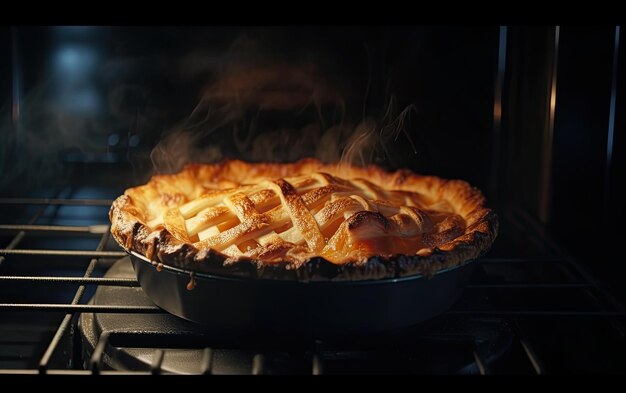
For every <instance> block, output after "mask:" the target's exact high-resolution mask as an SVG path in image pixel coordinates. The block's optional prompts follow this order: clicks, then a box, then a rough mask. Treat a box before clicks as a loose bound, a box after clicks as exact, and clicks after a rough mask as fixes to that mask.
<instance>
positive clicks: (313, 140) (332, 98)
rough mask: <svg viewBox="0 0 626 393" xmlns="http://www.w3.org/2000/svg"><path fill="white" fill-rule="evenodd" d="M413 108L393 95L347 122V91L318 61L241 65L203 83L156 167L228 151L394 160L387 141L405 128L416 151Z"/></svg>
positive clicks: (274, 158)
mask: <svg viewBox="0 0 626 393" xmlns="http://www.w3.org/2000/svg"><path fill="white" fill-rule="evenodd" d="M414 111H415V107H414V106H409V107H407V108H405V109H404V110H402V111H400V112H399V113H398V110H397V103H396V101H395V99H394V98H391V99H390V100H389V103H388V105H387V108H386V111H385V114H384V115H383V116H382V118H381V120H380V121H376V120H375V119H374V118H366V119H364V120H362V121H360V122H358V123H357V122H350V121H349V120H348V119H347V116H346V110H345V102H344V100H343V98H342V95H341V94H340V92H339V91H338V90H336V89H335V88H334V87H333V86H332V85H331V84H330V83H328V81H327V80H325V79H324V78H323V77H322V75H321V74H320V73H319V72H318V71H317V69H316V68H315V67H313V66H311V65H304V66H294V65H287V64H279V65H272V64H269V65H265V66H261V67H259V66H256V67H244V66H239V67H236V68H232V69H229V70H228V72H227V73H225V74H224V75H222V76H221V77H220V78H219V79H218V80H217V81H216V82H215V83H213V84H212V85H210V86H209V87H208V88H207V89H206V90H205V92H204V95H203V97H202V99H201V100H200V103H199V104H198V105H197V106H196V108H195V109H194V110H193V112H192V114H191V115H190V116H189V118H188V119H186V120H185V121H184V122H182V123H181V124H180V125H178V126H177V127H174V128H173V129H171V130H169V131H168V132H166V133H165V134H164V135H163V137H162V138H161V139H160V141H159V143H158V144H157V145H156V147H155V148H154V149H153V151H152V154H151V159H152V163H153V165H154V168H155V170H156V172H157V173H171V172H177V171H179V170H180V169H181V168H182V167H183V166H184V165H185V164H187V163H191V162H205V163H210V162H216V161H219V160H220V159H223V158H227V157H233V158H240V159H244V160H249V161H271V162H292V161H296V160H298V159H301V158H305V157H316V158H318V159H319V160H321V161H323V162H340V163H343V164H355V165H367V164H371V163H381V162H384V163H387V164H388V165H390V166H393V165H394V160H393V157H392V154H391V153H390V152H389V149H388V148H389V146H390V145H391V144H393V143H394V142H395V141H397V140H398V138H399V137H400V136H401V135H404V136H405V137H406V139H408V143H409V144H410V146H411V148H412V150H413V152H415V153H416V149H415V146H414V145H413V141H412V140H411V138H410V135H409V133H408V132H407V126H408V123H409V121H410V116H411V114H412V113H413V112H414Z"/></svg>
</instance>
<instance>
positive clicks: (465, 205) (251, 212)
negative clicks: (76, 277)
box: [109, 159, 498, 281]
mask: <svg viewBox="0 0 626 393" xmlns="http://www.w3.org/2000/svg"><path fill="white" fill-rule="evenodd" d="M109 216H110V218H111V224H112V225H111V232H112V234H113V236H114V238H115V239H116V240H117V242H118V243H119V244H120V245H121V246H122V247H123V248H124V249H125V250H127V251H135V252H137V253H140V254H142V255H144V256H146V257H147V258H148V259H149V260H151V261H153V264H155V265H157V266H159V265H160V264H165V265H169V266H174V267H178V268H182V269H186V270H190V271H193V272H208V273H212V274H220V275H236V276H244V277H255V278H271V279H296V280H305V281H306V280H329V279H330V280H366V279H381V278H394V277H402V276H408V275H413V274H422V275H426V276H432V275H433V274H434V273H436V272H437V271H439V270H441V269H445V268H450V267H454V266H457V265H460V264H462V263H464V262H466V261H469V260H472V259H475V258H477V257H479V256H480V255H482V254H483V253H484V252H485V251H486V250H487V249H488V248H489V247H490V246H491V244H492V242H493V240H494V238H495V237H496V234H497V231H498V219H497V216H496V214H495V213H494V212H493V211H492V210H491V209H489V208H487V207H485V198H484V197H483V195H482V193H481V192H480V191H479V190H478V189H476V188H473V187H472V186H470V185H469V184H468V183H466V182H464V181H461V180H444V179H441V178H438V177H435V176H422V175H417V174H415V173H413V172H411V171H408V170H398V171H396V172H387V171H385V170H383V169H381V168H379V167H376V166H368V167H358V166H350V165H346V164H323V163H322V162H320V161H317V160H314V159H305V160H301V161H299V162H296V163H289V164H278V163H247V162H243V161H239V160H227V161H223V162H221V163H219V164H191V165H187V166H186V167H185V168H184V169H183V170H182V171H181V172H179V173H177V174H169V175H155V176H153V177H152V179H151V180H150V181H149V182H148V183H147V184H145V185H142V186H139V187H134V188H130V189H128V190H126V192H125V193H124V195H122V196H120V197H119V198H117V199H116V200H115V201H114V203H113V205H112V207H111V210H110V213H109Z"/></svg>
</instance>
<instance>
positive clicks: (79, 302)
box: [0, 198, 626, 374]
mask: <svg viewBox="0 0 626 393" xmlns="http://www.w3.org/2000/svg"><path fill="white" fill-rule="evenodd" d="M111 202H112V201H111V200H106V199H62V198H0V206H4V207H6V206H12V205H33V206H38V207H39V208H38V209H36V211H35V213H34V214H33V215H32V216H31V217H30V218H29V220H28V221H27V224H24V225H17V224H4V225H0V232H4V233H10V234H11V240H10V241H9V242H8V244H6V246H4V248H1V249H0V264H3V263H11V258H12V257H14V256H21V257H30V258H32V259H29V260H28V262H29V263H33V264H35V263H36V262H37V258H39V257H42V256H46V257H55V258H62V257H74V258H83V259H88V263H87V266H86V268H85V269H84V272H83V274H82V276H80V277H70V276H65V275H62V274H61V272H60V273H59V275H45V276H29V275H1V276H0V285H5V284H7V283H11V284H13V285H23V286H24V288H25V289H27V288H29V287H32V286H37V285H41V284H42V283H45V284H47V285H53V286H54V287H55V288H57V287H59V288H63V287H67V286H70V287H71V286H76V285H78V289H77V290H76V291H75V292H74V294H73V297H72V300H71V301H70V302H67V303H61V304H58V303H28V302H23V303H22V302H10V303H9V302H2V299H0V315H5V316H7V315H8V316H10V315H12V314H9V313H17V312H24V311H30V312H40V313H64V316H63V319H62V320H61V322H60V323H59V324H58V327H57V328H56V332H55V333H54V335H53V336H52V339H51V340H50V341H49V343H48V344H47V347H46V349H45V351H44V352H43V355H41V356H40V357H39V360H38V367H37V368H32V369H26V368H11V369H2V368H0V374H160V373H162V372H163V370H162V363H163V359H164V355H165V351H167V349H166V348H161V349H158V350H157V352H156V356H154V357H153V362H152V366H151V370H150V371H132V372H131V371H123V372H122V371H111V370H105V369H103V368H102V358H103V354H104V351H105V348H107V346H116V347H125V346H137V345H143V344H145V345H154V344H153V343H154V342H155V341H158V340H154V337H150V336H149V335H145V334H141V333H133V332H113V333H108V332H107V333H104V334H102V336H101V337H100V338H99V341H98V342H97V345H96V346H95V348H94V351H93V353H92V354H91V358H90V359H88V360H86V361H85V362H84V364H86V365H88V367H87V369H77V368H76V367H75V368H73V369H70V368H67V369H59V368H51V366H50V363H51V358H52V357H53V355H54V354H55V353H56V352H57V351H59V348H60V345H61V341H62V339H63V337H64V336H66V335H67V334H68V332H69V331H70V330H71V328H72V325H73V324H74V323H75V321H76V317H77V316H78V315H79V314H80V313H87V312H90V313H93V312H96V313H124V314H127V313H145V314H150V313H163V312H164V311H163V310H161V309H160V308H158V307H156V306H141V307H138V306H129V305H125V304H118V305H97V304H85V302H84V299H83V297H84V296H85V292H86V289H87V287H88V286H119V287H136V286H138V285H139V284H138V282H137V281H136V280H134V279H116V278H106V277H93V274H94V271H95V269H96V268H97V267H98V264H99V263H100V261H101V260H102V259H104V258H121V257H124V256H125V255H126V254H125V253H124V252H123V251H121V250H115V251H111V250H105V245H106V244H107V241H108V240H109V226H108V225H107V224H106V221H107V217H103V222H104V223H100V224H96V225H87V226H71V225H37V222H38V221H39V219H40V218H41V217H42V214H43V213H44V211H45V210H46V208H48V207H50V206H110V204H111ZM504 215H505V216H506V217H505V218H506V220H507V222H509V223H510V225H511V226H512V227H515V229H516V231H517V232H516V233H517V236H525V237H527V238H528V239H529V240H530V241H531V242H534V243H536V244H537V245H539V246H541V247H543V248H544V249H545V250H548V251H549V254H550V255H552V256H549V257H506V258H496V257H493V258H484V259H481V260H479V261H477V262H478V263H479V264H480V265H481V266H483V267H485V268H486V269H489V268H490V267H495V268H496V269H497V268H499V267H511V266H513V267H516V266H524V267H526V268H528V267H529V266H533V265H534V266H537V265H541V266H551V267H558V268H559V269H562V270H563V271H564V272H565V273H566V274H565V275H564V276H566V277H569V278H568V279H566V280H560V281H549V282H545V281H541V280H534V281H529V282H509V281H506V282H489V280H483V282H480V281H479V282H472V283H471V284H470V285H469V286H468V287H467V288H466V294H469V295H470V296H471V294H472V292H479V293H493V292H494V291H497V292H498V293H502V292H503V291H505V292H506V291H509V292H511V291H513V292H516V293H518V292H519V293H521V295H520V296H521V297H524V296H526V295H524V294H533V293H537V292H541V291H544V292H545V291H577V292H581V293H582V296H585V299H586V301H585V302H584V304H585V306H584V307H581V306H580V304H581V303H579V304H574V305H573V306H572V305H571V304H568V305H564V304H555V305H554V306H553V307H551V308H550V309H544V308H536V307H535V308H533V307H531V306H529V305H526V304H522V305H518V306H517V307H515V306H509V305H506V304H505V306H506V307H494V306H493V304H487V305H486V306H485V305H483V307H479V308H476V307H468V306H467V304H465V303H464V302H460V304H457V305H456V306H455V307H454V308H453V309H452V310H450V311H448V312H447V313H446V315H448V316H459V317H473V318H474V317H497V318H504V319H506V320H507V321H509V322H510V324H511V326H513V328H514V331H515V337H516V338H515V339H516V340H517V343H518V345H519V347H520V348H522V350H523V351H522V352H523V356H525V358H526V361H527V362H528V364H530V365H531V367H532V370H533V372H534V373H536V374H544V373H546V372H549V371H550V368H549V366H546V364H547V363H548V362H547V361H546V359H542V358H541V357H540V356H539V355H538V351H536V349H535V343H534V337H535V336H533V335H532V334H531V333H530V332H528V331H527V329H526V328H525V327H524V326H525V324H524V323H522V322H524V321H527V320H536V319H542V318H544V319H551V318H561V319H564V318H565V319H567V318H571V319H598V318H604V319H606V320H607V321H609V322H610V324H611V326H612V327H613V328H614V329H616V330H617V331H618V332H619V334H620V335H621V337H622V338H624V337H626V334H624V332H625V331H626V329H625V328H624V323H623V322H624V318H625V317H626V309H625V308H624V307H623V305H621V304H620V302H618V301H617V300H616V299H615V298H614V297H613V296H611V294H610V293H609V292H608V291H607V290H606V289H605V288H603V287H602V286H601V285H599V284H598V283H597V282H595V281H594V280H593V279H592V278H591V277H590V275H589V274H587V272H586V271H585V269H583V268H582V267H581V266H580V265H579V264H578V263H577V262H576V261H574V260H573V259H572V258H569V257H568V256H566V255H564V254H563V252H562V251H561V250H560V249H559V248H558V247H557V245H556V243H555V242H554V241H553V240H552V239H551V237H550V235H549V233H547V231H546V230H545V229H544V228H542V227H541V225H539V224H538V223H537V222H535V221H534V220H533V219H532V218H531V217H529V216H528V215H527V214H526V213H525V212H524V211H523V210H521V209H518V208H515V207H511V208H508V209H507V210H506V212H505V214H504ZM35 234H36V235H44V236H46V235H50V234H53V235H61V236H70V235H72V236H92V237H93V236H98V237H99V241H98V244H97V246H96V247H95V249H94V250H75V249H24V248H20V245H21V244H22V242H23V240H24V239H25V238H27V237H28V236H32V235H35ZM0 267H1V265H0ZM1 272H2V270H0V273H1ZM492 297H493V296H492ZM589 305H591V306H589ZM2 313H3V314H2ZM1 323H2V321H0V324H1ZM460 340H461V341H463V338H461V339H460ZM624 341H626V339H624ZM165 342H167V347H168V348H171V347H181V348H196V349H198V348H200V349H202V350H203V355H202V361H201V364H200V367H199V370H200V373H201V374H211V373H212V365H213V349H212V348H203V346H204V345H205V343H203V342H200V341H198V340H195V341H194V338H193V337H191V338H190V337H188V336H186V335H183V334H180V335H177V334H176V333H172V334H170V335H168V337H167V339H166V341H165ZM324 345H325V344H324V342H320V341H316V342H314V343H312V345H311V348H310V356H309V358H308V359H310V367H309V368H310V373H312V374H321V373H324V372H325V368H326V367H325V359H326V356H325V355H324ZM467 345H468V350H469V351H471V353H472V356H473V359H474V362H475V365H476V367H477V369H478V371H479V373H480V374H488V373H490V372H492V370H490V367H489V365H488V364H487V362H486V361H485V360H484V359H483V357H482V356H481V354H480V352H479V351H477V350H476V349H475V347H474V346H473V344H472V343H467ZM266 371H267V359H266V356H265V355H264V354H263V353H258V354H256V355H255V356H254V358H253V361H252V368H251V370H250V373H252V374H263V373H265V372H266Z"/></svg>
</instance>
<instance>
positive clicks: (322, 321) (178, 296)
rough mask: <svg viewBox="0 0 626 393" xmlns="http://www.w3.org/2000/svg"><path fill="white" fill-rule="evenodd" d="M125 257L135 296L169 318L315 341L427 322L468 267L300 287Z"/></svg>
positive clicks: (455, 291) (454, 294) (457, 291)
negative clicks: (308, 337) (137, 292)
mask: <svg viewBox="0 0 626 393" xmlns="http://www.w3.org/2000/svg"><path fill="white" fill-rule="evenodd" d="M130 254H131V261H132V264H133V268H134V269H135V272H136V274H137V279H138V281H139V283H140V285H141V288H142V289H143V291H144V292H145V293H146V295H147V296H148V297H150V298H151V299H152V301H154V303H155V304H156V305H157V306H159V307H161V308H163V309H164V310H166V311H168V312H169V313H171V314H174V315H176V316H178V317H181V318H184V319H187V320H190V321H193V322H196V323H200V324H203V325H210V326H211V327H212V328H214V329H217V330H224V331H231V332H232V331H237V332H255V333H272V332H274V333H280V334H291V335H294V334H297V335H318V336H319V335H328V334H335V333H338V332H340V333H343V334H345V333H351V332H355V333H356V332H358V333H368V332H376V331H383V330H393V329H397V328H403V327H407V326H410V325H413V324H416V323H419V322H421V321H424V320H427V319H430V318H432V317H433V316H435V315H438V314H440V313H442V312H444V311H446V310H447V309H449V308H450V307H451V306H452V305H453V304H454V302H455V301H456V300H458V298H459V297H460V296H461V294H462V292H463V288H464V287H465V285H466V284H467V282H468V280H469V278H470V275H471V272H472V270H473V268H474V266H475V265H476V264H475V263H473V261H467V262H465V263H463V264H460V265H457V266H455V267H452V268H448V269H443V270H439V271H437V272H436V273H435V274H434V276H433V277H430V278H426V277H424V276H423V275H421V274H416V275H412V276H404V277H399V278H387V279H378V280H359V281H309V282H302V281H295V280H272V279H254V278H246V277H234V276H220V275H214V274H207V273H199V272H190V271H188V270H183V269H180V268H177V267H172V266H168V265H159V267H158V268H156V267H155V265H154V264H153V263H152V262H150V261H149V260H148V259H147V258H146V257H145V256H143V255H141V254H138V253H136V252H134V251H131V252H130ZM190 283H191V286H193V289H191V290H190V289H188V287H190Z"/></svg>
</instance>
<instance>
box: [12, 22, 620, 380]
mask: <svg viewBox="0 0 626 393" xmlns="http://www.w3.org/2000/svg"><path fill="white" fill-rule="evenodd" d="M0 48H2V50H3V53H4V56H3V58H4V59H5V61H3V62H0V94H1V95H0V108H1V112H0V153H1V155H0V173H2V176H1V178H0V217H1V221H0V247H1V248H0V282H2V284H1V285H0V331H1V332H2V337H3V340H2V342H1V343H0V373H2V374H13V373H26V374H37V373H51V374H54V373H60V374H89V373H94V374H116V373H127V374H150V373H152V374H159V373H184V374H189V373H191V374H250V373H252V374H263V373H272V374H293V373H295V374H311V373H312V374H322V373H324V374H359V373H363V374H372V373H383V374H388V373H402V374H404V373H417V374H457V373H460V374H544V373H556V374H561V373H598V372H600V373H623V370H626V367H625V366H626V364H625V360H624V357H623V356H621V354H623V353H624V350H625V349H626V330H625V326H624V322H625V321H626V310H625V308H624V306H623V304H624V301H625V300H626V287H625V286H624V285H623V280H622V279H621V277H623V275H624V274H625V273H626V267H624V264H622V263H620V260H621V259H622V257H623V256H622V255H621V252H620V250H619V244H620V242H619V239H622V238H623V235H624V229H623V226H622V225H620V224H621V222H623V220H624V218H625V217H624V210H625V209H624V203H623V200H624V199H625V196H624V195H623V190H622V188H623V187H620V185H621V183H623V180H624V168H625V167H626V165H624V160H625V157H626V151H625V149H626V142H625V140H624V138H625V136H626V133H625V132H624V131H625V130H624V127H625V123H624V119H623V113H626V111H624V110H623V109H626V108H624V100H623V97H622V95H623V92H624V91H626V90H625V86H624V83H625V75H624V73H623V72H620V71H621V70H622V69H623V66H622V65H621V63H622V62H623V60H624V42H623V40H621V30H620V27H619V26H606V27H593V28H591V27H568V26H533V27H523V26H513V27H512V26H500V27H498V26H494V27H435V26H422V27H419V26H412V27H382V26H378V27H330V26H324V27H313V26H308V27H298V28H296V27H260V26H255V27H242V26H237V27H235V26H230V27H227V26H220V27H156V26H154V27H79V26H72V27H3V28H0ZM358 137H363V138H361V139H359V138H358ZM355 141H356V142H355ZM359 141H361V142H359ZM362 141H365V142H362ZM306 156H316V157H318V158H321V159H323V160H326V161H337V160H349V161H351V162H355V163H358V164H359V163H360V164H368V163H373V164H377V165H381V166H383V167H386V168H389V169H395V168H400V167H406V168H410V169H412V170H414V171H416V172H418V173H424V174H433V175H437V176H441V177H448V178H462V179H465V180H467V181H469V182H470V183H471V184H473V185H475V186H477V187H478V188H480V189H481V190H483V192H484V193H485V195H486V196H487V198H488V201H489V205H490V206H491V207H493V208H495V210H496V211H497V213H498V215H499V217H500V222H501V226H500V228H501V229H500V234H499V236H498V238H497V239H496V242H495V243H494V246H493V248H492V249H491V251H490V252H489V253H488V254H487V255H485V256H484V257H483V258H481V259H480V260H478V261H477V262H476V263H477V267H476V269H475V271H474V273H473V276H472V279H471V282H470V285H469V286H467V287H466V288H465V292H464V295H463V297H462V299H461V300H460V301H459V302H457V303H456V304H455V305H454V306H453V307H452V308H451V309H450V310H449V311H447V312H445V313H444V314H442V315H440V316H438V317H436V318H434V319H432V320H429V321H427V322H425V323H422V324H419V325H417V326H414V327H412V328H407V329H402V330H399V331H388V332H381V333H380V334H376V335H362V336H359V335H357V336H350V337H345V336H341V335H339V336H337V337H320V338H317V339H306V340H304V339H302V338H301V337H298V335H297V334H294V336H293V337H285V336H284V335H283V336H281V337H272V336H271V335H270V336H266V335H264V336H259V337H256V336H250V337H239V336H231V337H229V336H228V335H224V334H216V333H215V332H212V331H211V329H210V327H201V326H198V325H195V324H193V323H190V322H187V321H184V320H181V319H179V318H176V317H174V316H172V315H169V314H167V313H164V312H163V311H162V310H160V309H159V308H158V307H156V306H154V305H153V304H152V303H151V302H150V300H149V299H148V298H146V297H145V295H144V294H143V293H142V292H141V289H140V288H139V286H138V284H137V281H136V279H135V277H134V273H133V271H132V268H131V266H130V264H129V262H128V260H127V257H126V254H125V253H124V252H123V251H122V250H121V249H120V248H119V247H118V246H117V244H116V243H115V242H114V241H113V240H112V239H111V237H110V236H109V227H108V224H109V220H108V209H109V207H110V204H111V201H112V200H113V199H114V198H116V197H117V196H118V195H120V194H122V193H123V191H124V189H126V188H128V187H131V186H134V185H138V184H142V183H144V182H145V181H147V180H148V179H149V177H150V176H151V175H152V174H153V173H155V172H173V171H176V170H178V169H180V168H181V166H182V165H184V164H185V163H187V162H192V161H199V162H215V161H217V160H220V159H223V158H228V157H232V158H240V159H247V160H252V161H267V160H272V161H293V160H296V159H298V158H302V157H306ZM620 201H622V202H620ZM416 301H418V300H416Z"/></svg>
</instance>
